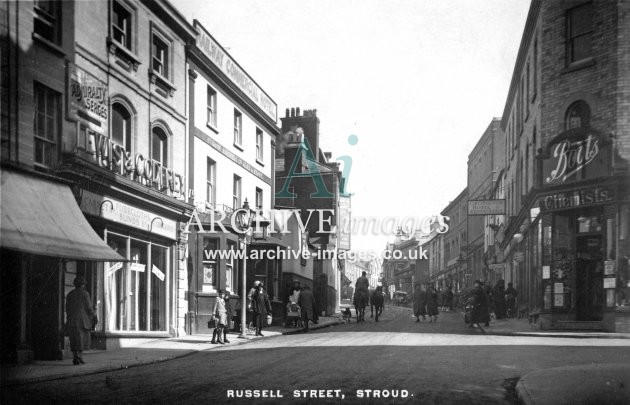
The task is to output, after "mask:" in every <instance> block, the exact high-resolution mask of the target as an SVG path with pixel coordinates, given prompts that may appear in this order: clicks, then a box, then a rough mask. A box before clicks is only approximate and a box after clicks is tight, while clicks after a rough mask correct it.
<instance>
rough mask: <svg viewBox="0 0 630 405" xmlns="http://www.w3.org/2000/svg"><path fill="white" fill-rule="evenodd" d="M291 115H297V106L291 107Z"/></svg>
mask: <svg viewBox="0 0 630 405" xmlns="http://www.w3.org/2000/svg"><path fill="white" fill-rule="evenodd" d="M291 116H292V117H295V108H293V107H291Z"/></svg>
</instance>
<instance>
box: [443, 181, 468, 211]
mask: <svg viewBox="0 0 630 405" xmlns="http://www.w3.org/2000/svg"><path fill="white" fill-rule="evenodd" d="M466 193H468V187H466V188H464V189H463V190H462V192H461V193H459V194H458V195H457V197H455V199H454V200H453V201H451V202H450V203H448V205H447V206H446V207H445V208H444V209H443V210H442V212H440V214H441V215H444V214H445V213H446V211H448V210H449V209H451V208H452V207H453V206H454V205H455V204H456V203H458V202H459V200H461V199H462V198H463V197H464V194H466Z"/></svg>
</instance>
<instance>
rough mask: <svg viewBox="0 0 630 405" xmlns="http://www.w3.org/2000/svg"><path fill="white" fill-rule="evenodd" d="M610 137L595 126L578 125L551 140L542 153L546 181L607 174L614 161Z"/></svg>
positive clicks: (566, 180)
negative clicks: (596, 129)
mask: <svg viewBox="0 0 630 405" xmlns="http://www.w3.org/2000/svg"><path fill="white" fill-rule="evenodd" d="M607 138H608V137H607V136H604V135H601V134H599V133H598V132H597V131H595V130H594V129H592V128H576V129H571V130H568V131H565V132H563V133H562V134H560V135H558V136H557V137H555V138H554V139H552V140H551V141H550V142H549V144H548V145H547V147H546V150H545V154H544V155H543V156H542V159H543V161H542V166H543V171H542V173H543V184H544V185H554V184H566V183H572V182H576V181H581V180H587V179H594V178H600V177H607V176H608V175H609V174H610V160H611V159H610V157H611V156H610V155H611V147H610V141H609V140H608V139H607Z"/></svg>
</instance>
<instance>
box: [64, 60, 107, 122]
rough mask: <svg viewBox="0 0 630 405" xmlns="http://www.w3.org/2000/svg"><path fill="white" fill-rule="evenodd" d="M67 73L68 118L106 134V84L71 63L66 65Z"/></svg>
mask: <svg viewBox="0 0 630 405" xmlns="http://www.w3.org/2000/svg"><path fill="white" fill-rule="evenodd" d="M67 73H68V78H67V86H68V88H67V90H66V95H67V101H68V105H67V110H68V117H69V118H70V119H71V120H74V121H78V120H81V121H82V122H84V123H86V124H87V126H88V127H89V128H90V129H92V130H94V131H98V132H100V133H102V134H106V133H107V123H108V120H109V106H108V103H109V92H108V89H107V84H106V83H105V82H102V81H101V80H99V79H97V78H96V77H95V76H93V75H92V74H90V73H88V72H86V71H85V70H83V69H81V68H80V67H78V66H76V65H75V64H73V63H69V64H68V68H67Z"/></svg>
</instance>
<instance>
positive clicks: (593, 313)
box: [575, 234, 604, 321]
mask: <svg viewBox="0 0 630 405" xmlns="http://www.w3.org/2000/svg"><path fill="white" fill-rule="evenodd" d="M575 244H576V252H577V257H576V261H575V272H576V277H575V289H576V291H575V295H576V297H575V298H576V303H575V306H576V317H577V320H578V321H601V320H602V317H603V310H604V287H603V284H602V283H603V260H604V257H603V256H604V255H603V253H604V246H603V237H602V235H596V234H594V235H578V236H577V237H576V239H575Z"/></svg>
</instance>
